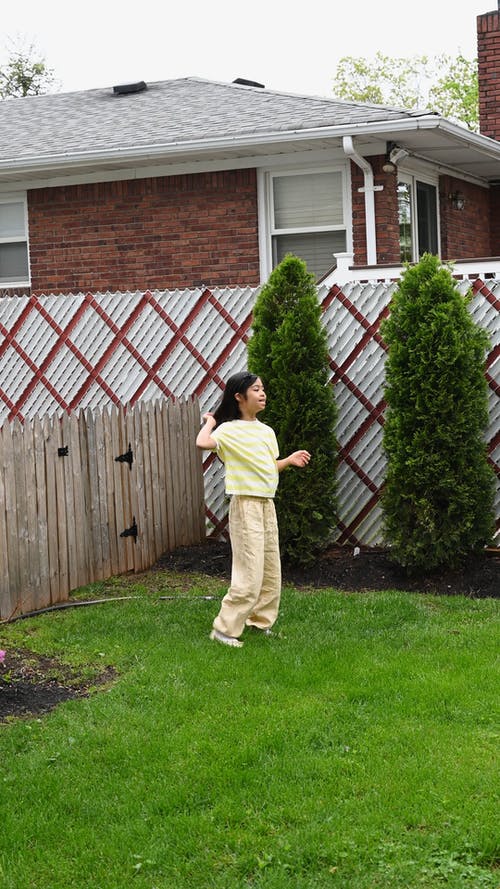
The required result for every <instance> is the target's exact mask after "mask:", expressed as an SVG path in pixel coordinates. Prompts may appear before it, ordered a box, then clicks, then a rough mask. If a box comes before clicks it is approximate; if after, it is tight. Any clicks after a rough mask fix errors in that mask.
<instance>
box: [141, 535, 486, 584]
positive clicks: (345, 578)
mask: <svg viewBox="0 0 500 889" xmlns="http://www.w3.org/2000/svg"><path fill="white" fill-rule="evenodd" d="M155 567H156V568H157V569H159V570H161V569H162V568H163V569H167V570H172V571H192V572H197V573H201V574H210V575H213V576H221V577H224V578H226V579H228V578H229V577H230V573H231V547H230V544H229V543H225V542H221V541H211V540H209V541H207V542H206V543H203V544H200V545H199V546H185V547H180V548H179V549H177V550H175V552H172V553H167V554H166V555H165V556H164V557H163V558H162V559H160V560H159V561H158V563H157V564H156V566H155ZM283 581H284V582H285V583H287V582H288V583H290V584H293V585H294V586H298V587H315V588H321V587H334V588H335V589H340V590H351V591H353V592H363V591H366V590H393V589H398V590H407V591H409V592H422V593H434V594H441V595H465V596H471V597H474V598H485V597H494V598H497V597H499V596H500V549H498V550H490V551H486V552H484V553H481V554H480V555H478V556H476V557H474V558H472V559H469V561H468V562H467V564H466V565H464V567H463V568H460V569H456V570H446V571H435V572H431V573H429V574H425V575H419V576H418V577H409V576H408V575H407V574H406V573H405V572H404V571H403V570H402V569H401V568H400V567H399V566H398V565H396V564H395V563H394V562H392V561H391V559H390V557H389V554H388V552H387V550H384V549H381V548H377V547H373V548H370V547H361V548H360V551H359V553H357V552H356V551H355V550H354V549H353V548H352V547H346V546H331V547H329V548H328V549H326V550H325V551H324V552H323V553H321V555H319V556H318V558H317V559H316V560H315V562H314V563H313V564H312V565H311V566H309V567H306V568H304V567H294V566H291V565H283Z"/></svg>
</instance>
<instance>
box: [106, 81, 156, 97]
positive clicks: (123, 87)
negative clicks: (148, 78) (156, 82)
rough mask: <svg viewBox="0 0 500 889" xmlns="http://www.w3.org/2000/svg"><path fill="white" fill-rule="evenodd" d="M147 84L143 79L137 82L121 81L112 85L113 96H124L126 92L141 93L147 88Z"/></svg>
mask: <svg viewBox="0 0 500 889" xmlns="http://www.w3.org/2000/svg"><path fill="white" fill-rule="evenodd" d="M147 88H148V85H147V83H145V82H144V80H138V81H137V83H121V84H119V85H118V86H114V87H113V92H114V94H115V96H126V95H128V93H142V92H143V90H147Z"/></svg>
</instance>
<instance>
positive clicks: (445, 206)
mask: <svg viewBox="0 0 500 889" xmlns="http://www.w3.org/2000/svg"><path fill="white" fill-rule="evenodd" d="M456 191H459V192H461V194H462V195H463V196H464V198H465V207H464V209H463V210H456V209H455V208H454V207H453V205H452V203H451V201H450V198H449V195H450V194H453V193H454V192H456ZM439 207H440V220H441V256H442V258H443V259H450V260H453V259H467V258H471V259H473V258H475V257H479V256H489V255H490V252H491V251H490V225H489V213H490V192H489V190H488V189H487V188H481V186H479V185H473V184H472V183H470V182H464V181H462V180H461V179H453V178H452V177H451V176H441V177H440V179H439Z"/></svg>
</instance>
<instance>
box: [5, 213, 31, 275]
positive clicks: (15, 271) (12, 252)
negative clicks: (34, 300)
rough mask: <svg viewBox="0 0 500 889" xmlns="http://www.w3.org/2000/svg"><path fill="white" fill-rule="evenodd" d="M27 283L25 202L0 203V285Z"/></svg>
mask: <svg viewBox="0 0 500 889" xmlns="http://www.w3.org/2000/svg"><path fill="white" fill-rule="evenodd" d="M28 282H29V267H28V239H27V233H26V206H25V202H24V201H23V200H19V201H17V200H4V201H0V284H3V285H4V286H5V285H9V284H27V283H28Z"/></svg>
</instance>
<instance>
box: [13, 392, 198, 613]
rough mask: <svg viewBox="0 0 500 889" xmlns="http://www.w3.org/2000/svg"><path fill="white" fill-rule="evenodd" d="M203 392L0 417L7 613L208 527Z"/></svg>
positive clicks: (140, 565) (129, 567)
mask: <svg viewBox="0 0 500 889" xmlns="http://www.w3.org/2000/svg"><path fill="white" fill-rule="evenodd" d="M199 416H200V411H199V405H198V402H197V400H196V399H188V400H181V401H167V400H164V401H158V402H155V403H151V402H149V403H143V402H140V403H138V404H137V405H136V406H135V407H134V408H131V409H129V410H126V409H124V408H123V407H114V406H109V407H106V408H104V409H103V410H100V411H92V410H90V409H88V410H86V411H81V412H80V413H74V414H71V415H69V414H67V413H65V414H64V415H63V416H62V417H61V418H58V417H55V416H53V417H44V418H43V419H42V420H40V419H39V418H35V419H34V420H30V421H26V422H25V423H24V425H22V424H21V423H20V422H19V420H14V421H13V422H12V423H8V422H7V423H5V424H4V425H3V426H2V427H1V428H0V619H2V620H8V619H9V618H12V617H13V616H15V615H19V614H25V613H26V612H29V611H36V610H39V609H40V608H44V607H47V606H49V605H51V604H53V603H56V602H61V601H64V600H66V599H67V598H68V594H69V592H70V591H71V590H73V589H76V588H77V587H80V586H84V585H86V584H88V583H92V582H94V581H98V580H103V579H105V578H107V577H111V576H113V575H117V574H122V573H124V572H127V571H136V572H137V571H141V570H144V569H146V568H148V567H150V566H151V565H152V564H154V562H155V561H156V560H157V559H158V558H159V557H160V556H161V555H162V554H163V553H165V552H167V551H170V550H172V549H175V547H177V546H181V545H189V544H193V543H198V542H200V541H202V540H203V539H204V538H205V533H206V532H205V520H204V491H203V470H202V460H201V453H200V451H199V450H198V449H197V448H196V446H195V443H194V442H195V438H196V431H197V429H198V428H199Z"/></svg>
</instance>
